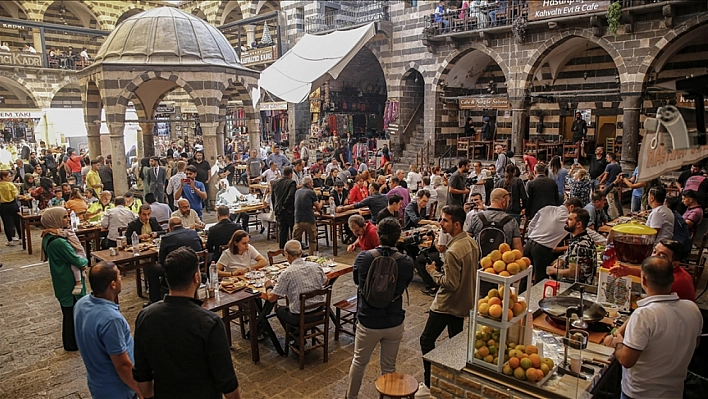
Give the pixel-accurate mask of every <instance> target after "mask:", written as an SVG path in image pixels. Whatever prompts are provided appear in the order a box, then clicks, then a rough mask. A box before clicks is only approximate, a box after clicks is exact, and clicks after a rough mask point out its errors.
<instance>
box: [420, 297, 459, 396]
mask: <svg viewBox="0 0 708 399" xmlns="http://www.w3.org/2000/svg"><path fill="white" fill-rule="evenodd" d="M464 320H465V319H464V318H462V317H457V316H453V315H449V314H444V313H437V312H433V311H432V310H431V311H429V312H428V322H427V323H425V328H424V329H423V333H422V334H421V335H420V351H421V352H423V355H425V354H426V353H428V352H430V351H431V350H433V349H435V341H436V340H437V339H438V337H439V336H440V334H442V332H443V330H445V327H447V335H448V337H450V338H452V337H454V336H455V335H457V334H459V333H461V332H462V324H463V322H464ZM423 369H424V373H423V375H424V379H425V386H426V387H428V388H430V362H429V361H427V360H423Z"/></svg>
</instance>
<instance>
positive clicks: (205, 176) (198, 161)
mask: <svg viewBox="0 0 708 399" xmlns="http://www.w3.org/2000/svg"><path fill="white" fill-rule="evenodd" d="M189 164H190V165H194V167H196V168H197V177H196V178H195V179H196V180H197V181H200V182H202V183H204V185H205V186H206V185H207V184H209V180H210V179H211V166H209V162H207V161H205V160H204V153H203V152H202V151H197V152H195V153H194V158H193V159H192V160H191V161H189Z"/></svg>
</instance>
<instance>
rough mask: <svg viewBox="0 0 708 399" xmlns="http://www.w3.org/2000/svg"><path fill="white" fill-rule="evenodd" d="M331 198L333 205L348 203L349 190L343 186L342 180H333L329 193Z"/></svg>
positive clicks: (338, 205)
mask: <svg viewBox="0 0 708 399" xmlns="http://www.w3.org/2000/svg"><path fill="white" fill-rule="evenodd" d="M329 196H330V197H331V198H334V206H336V207H340V206H342V207H343V206H345V205H347V204H349V190H347V189H346V188H344V182H343V181H341V180H339V179H336V180H335V181H334V190H332V192H331V193H330V194H329Z"/></svg>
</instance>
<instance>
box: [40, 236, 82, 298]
mask: <svg viewBox="0 0 708 399" xmlns="http://www.w3.org/2000/svg"><path fill="white" fill-rule="evenodd" d="M48 233H52V234H54V235H57V236H59V237H63V238H66V240H67V241H69V244H70V245H71V247H72V248H74V251H75V252H76V256H78V257H79V258H85V257H86V252H85V251H84V246H83V245H81V241H80V240H79V237H77V236H76V233H74V231H73V230H71V229H45V230H43V231H42V237H44V235H45V234H48ZM71 272H72V273H73V274H74V282H75V284H74V289H73V290H72V291H71V295H79V294H81V289H82V288H83V287H82V285H81V273H83V271H82V270H81V269H79V268H78V267H76V266H74V265H71Z"/></svg>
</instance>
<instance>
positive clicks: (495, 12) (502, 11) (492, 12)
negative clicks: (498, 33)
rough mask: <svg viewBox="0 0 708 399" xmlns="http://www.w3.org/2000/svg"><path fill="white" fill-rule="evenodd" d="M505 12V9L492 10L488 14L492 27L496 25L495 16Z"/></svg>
mask: <svg viewBox="0 0 708 399" xmlns="http://www.w3.org/2000/svg"><path fill="white" fill-rule="evenodd" d="M505 12H506V10H505V9H499V10H493V11H490V12H489V19H490V20H491V21H492V26H495V25H496V24H497V14H499V13H505Z"/></svg>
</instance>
